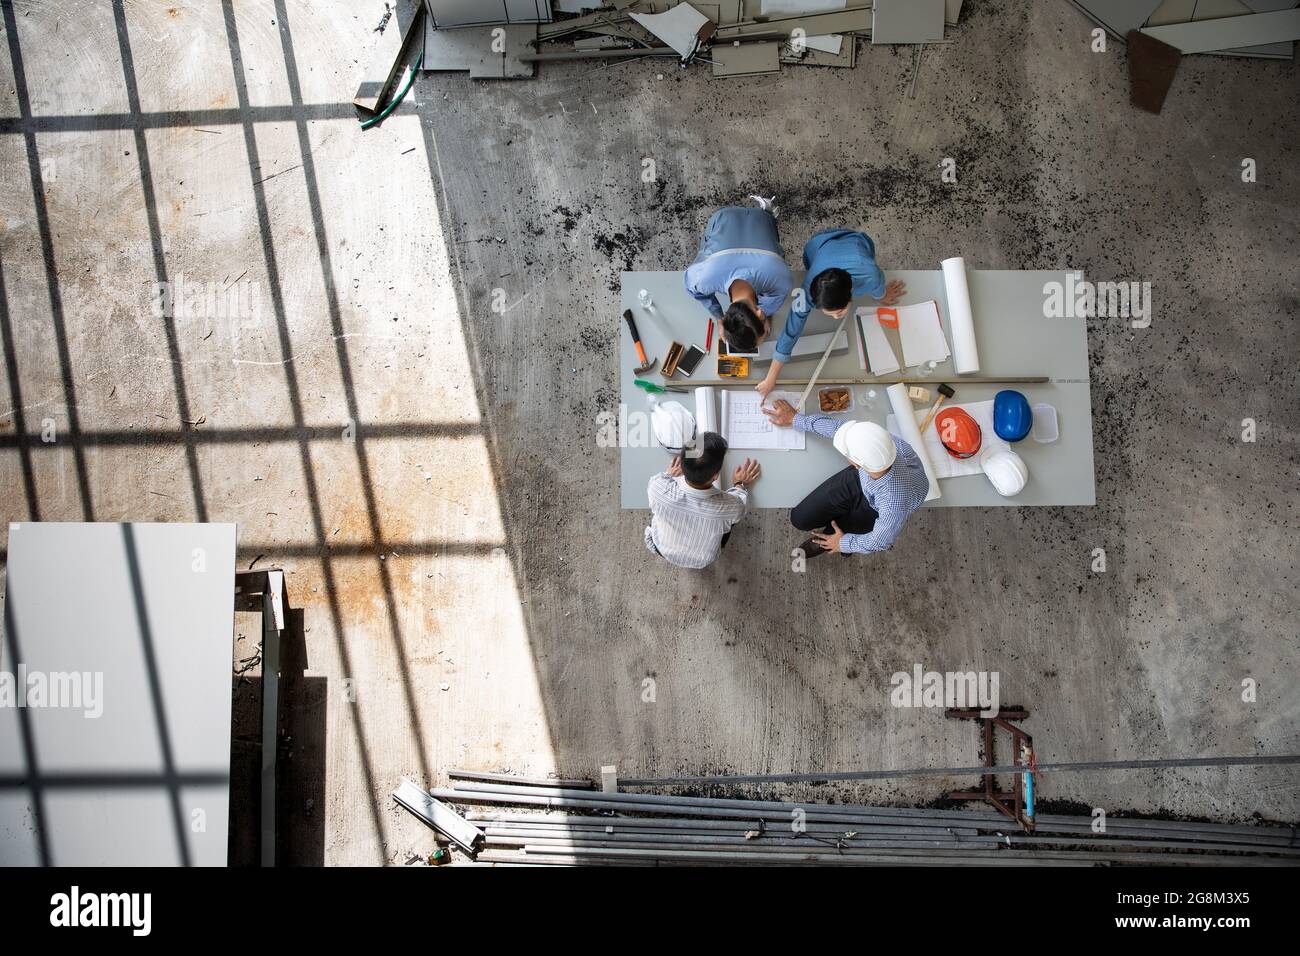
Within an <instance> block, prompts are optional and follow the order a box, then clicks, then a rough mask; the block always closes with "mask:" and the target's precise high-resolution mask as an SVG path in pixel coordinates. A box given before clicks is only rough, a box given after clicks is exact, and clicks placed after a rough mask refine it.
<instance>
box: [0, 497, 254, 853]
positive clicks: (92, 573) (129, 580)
mask: <svg viewBox="0 0 1300 956" xmlns="http://www.w3.org/2000/svg"><path fill="white" fill-rule="evenodd" d="M234 579H235V526H234V525H233V524H109V523H95V524H77V523H41V522H31V523H21V524H18V523H16V524H11V525H10V526H9V565H8V577H7V581H6V588H5V590H6V593H5V635H4V642H3V644H2V645H0V681H4V682H5V684H4V686H2V687H0V691H3V693H0V705H3V706H0V798H3V799H0V865H9V864H22V863H32V862H46V863H51V864H54V865H88V866H100V865H154V866H160V865H177V864H182V863H190V864H195V865H200V864H207V865H217V866H220V865H224V864H225V862H226V841H227V829H228V816H229V802H230V707H231V700H230V681H231V651H232V646H233V640H234ZM33 845H34V849H35V854H34V856H33Z"/></svg>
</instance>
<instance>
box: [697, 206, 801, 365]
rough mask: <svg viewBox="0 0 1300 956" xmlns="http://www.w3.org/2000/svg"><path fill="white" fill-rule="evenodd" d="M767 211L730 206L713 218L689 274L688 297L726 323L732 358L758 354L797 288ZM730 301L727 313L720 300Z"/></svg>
mask: <svg viewBox="0 0 1300 956" xmlns="http://www.w3.org/2000/svg"><path fill="white" fill-rule="evenodd" d="M760 202H761V205H762V207H763V208H761V209H754V208H746V207H743V206H728V207H727V208H725V209H719V210H718V211H717V212H715V213H714V214H713V215H712V216H711V217H710V218H709V224H708V226H706V227H705V230H704V239H703V240H702V241H701V242H700V252H699V255H697V256H696V257H695V261H694V262H692V263H691V264H690V265H689V266H687V268H686V291H687V292H689V293H690V294H691V295H692V296H694V297H695V300H696V301H697V302H699V303H700V304H701V305H702V306H704V307H705V308H706V309H708V310H709V314H710V315H711V316H713V318H714V319H717V320H719V321H720V322H721V323H722V337H723V338H724V339H725V340H726V342H727V346H728V348H730V349H731V351H733V352H757V351H758V343H759V342H761V341H763V339H765V338H767V335H768V333H769V332H770V331H771V328H772V317H773V316H774V315H776V313H777V312H779V311H780V310H781V306H783V305H784V304H785V300H786V296H788V295H789V294H790V288H791V287H792V286H793V285H794V277H793V276H792V275H791V274H790V267H789V266H787V265H786V264H785V250H784V249H782V248H781V241H780V236H779V235H778V233H777V228H776V217H775V216H774V215H772V213H771V212H770V211H769V210H768V206H769V201H767V200H762V201H760ZM720 295H721V296H726V298H727V301H728V303H729V305H728V308H727V310H726V312H725V313H724V312H723V310H722V306H721V305H720V304H719V302H718V296H720Z"/></svg>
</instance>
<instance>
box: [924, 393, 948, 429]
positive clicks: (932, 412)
mask: <svg viewBox="0 0 1300 956" xmlns="http://www.w3.org/2000/svg"><path fill="white" fill-rule="evenodd" d="M956 394H957V393H956V392H955V391H954V390H953V387H952V386H951V385H940V386H939V397H938V398H936V399H935V400H934V404H933V405H931V406H930V414H928V415H926V416H925V421H923V422H921V431H922V432H924V431H925V430H926V429H927V428H929V427H930V422H932V421H934V416H935V415H937V414H938V413H939V406H940V405H942V404H943V403H944V402H945V401H946V400H947V399H950V398H952V397H953V396H954V395H956Z"/></svg>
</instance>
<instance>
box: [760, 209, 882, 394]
mask: <svg viewBox="0 0 1300 956" xmlns="http://www.w3.org/2000/svg"><path fill="white" fill-rule="evenodd" d="M803 266H804V269H806V270H807V275H805V276H804V280H803V285H802V286H801V287H800V288H799V291H797V292H796V293H795V296H794V302H793V303H791V305H790V315H789V316H788V317H787V318H786V320H785V329H784V331H782V332H781V337H780V338H779V339H777V342H776V352H775V354H774V355H773V357H772V365H771V367H770V368H769V369H768V371H767V377H766V378H764V379H763V381H761V382H759V383H758V384H757V385H756V386H754V387H755V389H757V391H758V392H759V393H760V394H762V396H763V397H764V398H767V394H768V393H769V392H770V391H772V389H773V388H774V387H776V379H777V376H778V375H780V374H781V369H782V367H783V366H784V365H785V363H786V362H788V361H790V356H791V354H792V353H793V352H794V346H795V343H796V342H798V341H799V336H800V335H802V334H803V327H804V324H805V323H806V322H807V321H808V313H810V312H811V311H812V310H813V309H814V308H817V309H821V310H822V311H823V312H825V313H826V314H827V315H829V316H830V317H831V318H833V319H836V320H840V319H843V318H844V316H845V315H847V314H848V311H849V303H850V302H851V301H852V300H853V299H854V298H857V297H861V296H871V298H873V299H876V300H877V301H878V302H879V303H880V304H881V305H886V306H888V305H893V304H894V303H895V302H897V301H898V300H899V299H901V298H902V297H903V295H904V294H906V292H907V286H906V285H904V284H903V283H902V282H901V281H900V280H897V279H896V280H894V281H893V282H890V283H886V282H885V274H884V272H882V271H881V269H880V266H878V265H876V246H875V243H873V242H872V241H871V237H870V236H868V235H867V234H866V233H865V232H854V231H853V230H851V229H824V230H822V231H821V232H819V233H817V234H816V235H815V236H813V237H812V238H811V239H809V240H808V242H807V243H806V244H805V245H804V247H803Z"/></svg>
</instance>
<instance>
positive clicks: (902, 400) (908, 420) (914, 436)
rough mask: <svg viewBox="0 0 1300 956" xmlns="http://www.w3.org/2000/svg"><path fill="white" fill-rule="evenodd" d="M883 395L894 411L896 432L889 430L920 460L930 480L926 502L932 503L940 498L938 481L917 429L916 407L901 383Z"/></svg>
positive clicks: (905, 387)
mask: <svg viewBox="0 0 1300 956" xmlns="http://www.w3.org/2000/svg"><path fill="white" fill-rule="evenodd" d="M885 394H886V395H888V396H889V405H890V407H891V408H893V410H894V414H893V415H891V416H890V418H892V419H893V420H894V428H897V429H898V431H896V432H895V431H893V429H892V428H891V429H889V430H890V431H891V432H892V433H893V434H895V435H898V436H899V437H900V438H902V439H903V441H905V442H907V443H908V444H909V445H911V446H912V450H913V451H915V452H916V456H917V457H918V458H920V459H921V467H922V468H924V469H925V477H927V478H929V479H930V490H929V492H928V493H927V494H926V496H925V500H926V501H933V500H934V499H935V498H938V497H940V494H939V479H938V478H936V477H935V474H934V465H933V464H931V462H930V455H929V453H928V452H927V451H926V450H925V441H924V440H923V439H922V438H921V429H920V428H919V427H917V421H916V414H915V412H914V411H913V409H914V408H915V407H916V406H915V405H913V404H912V400H911V399H910V398H908V397H907V386H906V385H904V384H903V383H902V382H897V383H895V384H893V385H891V386H889V388H887V389H885Z"/></svg>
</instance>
